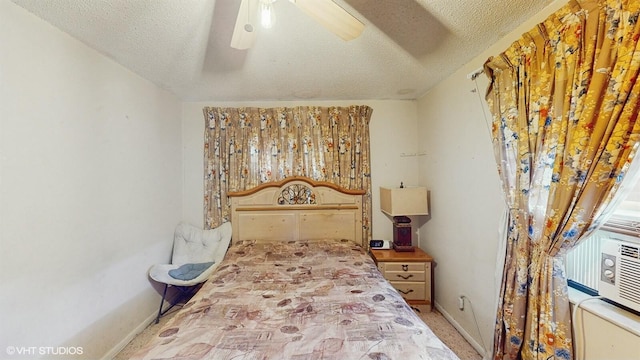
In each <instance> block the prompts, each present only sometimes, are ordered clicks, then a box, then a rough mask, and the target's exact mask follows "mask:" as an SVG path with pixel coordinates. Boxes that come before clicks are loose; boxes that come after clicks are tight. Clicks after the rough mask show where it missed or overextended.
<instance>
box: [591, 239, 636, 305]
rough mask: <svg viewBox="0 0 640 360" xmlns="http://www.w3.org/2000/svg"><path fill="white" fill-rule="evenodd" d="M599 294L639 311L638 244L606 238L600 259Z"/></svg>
mask: <svg viewBox="0 0 640 360" xmlns="http://www.w3.org/2000/svg"><path fill="white" fill-rule="evenodd" d="M598 292H599V293H600V295H602V296H604V297H606V298H608V299H609V300H612V301H615V302H616V303H618V304H620V305H623V306H626V307H628V308H630V309H633V310H635V311H640V244H637V243H631V242H626V241H620V240H617V239H607V240H605V241H604V243H603V244H602V254H601V260H600V282H599V284H598Z"/></svg>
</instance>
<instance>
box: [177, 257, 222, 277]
mask: <svg viewBox="0 0 640 360" xmlns="http://www.w3.org/2000/svg"><path fill="white" fill-rule="evenodd" d="M214 262H215V261H210V262H204V263H197V264H184V265H181V266H180V267H179V268H177V269H173V270H169V276H171V277H172V278H174V279H178V280H193V279H195V278H197V277H198V276H200V274H202V273H203V272H204V271H205V270H207V269H208V268H209V267H210V266H211V265H213V264H214Z"/></svg>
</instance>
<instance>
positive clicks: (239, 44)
mask: <svg viewBox="0 0 640 360" xmlns="http://www.w3.org/2000/svg"><path fill="white" fill-rule="evenodd" d="M249 2H250V1H249V0H242V2H241V3H240V9H239V10H238V16H237V17H236V25H235V27H234V29H233V35H232V36H231V47H232V48H234V49H238V50H246V49H249V48H250V47H251V46H253V43H254V42H255V40H256V32H255V31H253V30H254V28H253V25H252V24H251V11H250V8H249Z"/></svg>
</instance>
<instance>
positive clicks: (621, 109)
mask: <svg viewBox="0 0 640 360" xmlns="http://www.w3.org/2000/svg"><path fill="white" fill-rule="evenodd" d="M639 7H640V2H639V1H635V0H634V1H623V0H600V1H597V0H584V1H569V3H568V4H567V5H565V6H564V7H563V8H561V9H560V10H558V11H557V12H556V13H554V14H553V15H551V16H550V17H548V18H547V19H546V20H545V21H544V22H543V23H541V24H539V25H538V26H537V27H535V28H534V29H532V30H531V31H529V32H527V33H525V34H524V35H523V36H522V37H521V38H520V39H519V40H517V41H516V42H514V43H513V44H512V45H511V46H510V47H509V48H508V49H507V50H506V51H505V52H504V53H502V54H500V55H499V56H496V57H493V58H490V59H489V60H488V61H487V63H486V64H485V70H486V73H487V75H488V76H489V78H490V80H491V82H490V85H489V88H488V91H487V102H488V104H489V107H490V108H491V111H492V114H493V129H492V132H493V134H492V136H493V143H494V151H495V155H496V161H497V164H498V170H499V173H500V177H501V180H502V185H503V191H504V193H505V198H506V200H507V202H508V207H509V214H508V220H507V221H508V227H507V234H506V242H507V246H506V249H507V250H506V255H505V265H504V269H503V277H502V286H501V289H500V294H499V308H498V311H497V319H496V327H495V335H494V348H493V358H494V359H496V360H498V359H572V358H573V346H572V337H571V318H570V308H569V301H568V298H567V281H566V277H565V273H564V263H563V255H564V254H565V253H566V252H567V250H569V249H571V248H572V247H573V246H574V245H576V244H577V243H578V242H579V241H580V240H581V239H583V238H584V237H586V235H588V234H590V233H591V232H592V231H593V230H595V229H596V228H597V227H598V226H599V225H600V224H601V223H602V221H603V220H604V219H605V218H606V216H603V214H606V211H608V209H610V206H608V205H609V204H611V200H612V197H613V196H614V195H615V193H616V191H617V189H618V187H619V185H620V182H621V180H622V179H623V178H624V176H625V175H626V173H627V171H628V167H629V164H630V162H631V160H632V159H633V157H634V156H635V154H636V150H637V146H638V139H639V134H640V123H638V122H637V116H638V111H639V110H640V107H639V101H638V95H639V94H640V83H638V82H637V81H636V80H637V77H638V75H639V66H640V49H639V48H638V38H640V25H638V18H639Z"/></svg>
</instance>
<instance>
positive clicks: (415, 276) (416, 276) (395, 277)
mask: <svg viewBox="0 0 640 360" xmlns="http://www.w3.org/2000/svg"><path fill="white" fill-rule="evenodd" d="M384 277H385V278H386V279H387V280H389V281H423V282H424V280H425V279H426V277H425V272H424V265H422V271H389V270H387V271H385V272H384Z"/></svg>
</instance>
